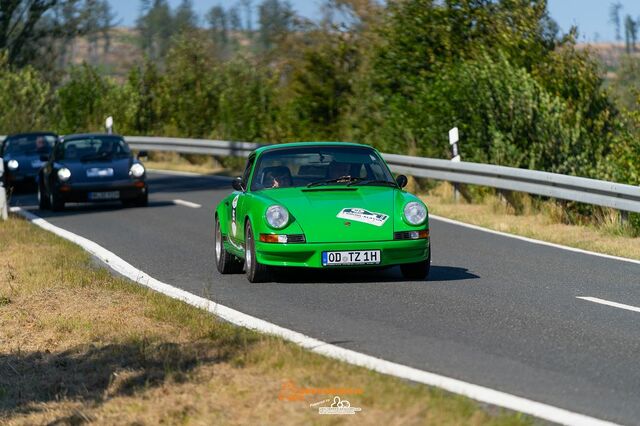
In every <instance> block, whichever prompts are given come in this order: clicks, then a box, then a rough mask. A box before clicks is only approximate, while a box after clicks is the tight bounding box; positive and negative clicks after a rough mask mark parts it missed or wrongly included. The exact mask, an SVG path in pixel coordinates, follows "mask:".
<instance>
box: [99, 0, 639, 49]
mask: <svg viewBox="0 0 640 426" xmlns="http://www.w3.org/2000/svg"><path fill="white" fill-rule="evenodd" d="M192 1H193V5H194V8H195V9H196V11H197V12H198V14H199V15H200V16H202V15H204V14H205V13H206V12H207V11H208V10H209V9H211V7H213V6H216V5H222V6H223V7H224V8H229V7H232V6H234V5H236V4H238V2H239V0H192ZM109 2H110V3H111V6H112V7H113V10H114V11H115V12H116V14H117V15H118V20H119V21H120V22H119V24H120V25H124V26H132V25H133V24H134V23H135V20H136V18H137V17H138V14H139V9H140V1H139V0H109ZM259 2H260V0H254V1H253V3H254V5H256V4H258V3H259ZM290 2H291V4H292V5H293V8H294V9H295V10H296V11H297V12H298V13H299V14H300V15H302V16H305V17H307V18H314V17H316V16H318V15H319V12H318V10H319V7H320V4H321V3H322V1H321V0H290ZM613 2H614V1H613V0H611V1H609V0H548V5H549V12H550V14H551V17H552V18H553V19H555V21H556V22H557V23H558V25H560V28H561V30H563V31H564V32H566V31H568V30H569V28H571V26H572V25H576V26H578V29H579V31H580V40H581V41H614V39H615V31H614V27H613V25H612V24H611V23H610V22H609V7H610V5H611V3H613ZM619 2H620V4H622V6H623V8H622V13H621V14H622V16H623V17H624V16H626V14H629V15H631V16H632V17H633V18H634V19H640V1H638V0H619ZM169 3H170V4H171V5H172V6H173V7H175V6H177V5H178V4H179V3H180V0H169ZM255 15H257V12H254V16H255Z"/></svg>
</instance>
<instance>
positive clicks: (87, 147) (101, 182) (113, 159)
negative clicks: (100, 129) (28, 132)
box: [38, 134, 149, 210]
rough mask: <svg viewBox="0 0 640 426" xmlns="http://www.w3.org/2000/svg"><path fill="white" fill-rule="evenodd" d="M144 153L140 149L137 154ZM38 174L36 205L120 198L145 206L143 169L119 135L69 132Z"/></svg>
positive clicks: (47, 206)
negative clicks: (75, 133)
mask: <svg viewBox="0 0 640 426" xmlns="http://www.w3.org/2000/svg"><path fill="white" fill-rule="evenodd" d="M145 155H146V153H144V152H140V154H139V157H141V156H145ZM43 160H47V161H46V163H45V165H44V167H43V168H42V170H41V171H40V175H39V178H38V202H39V205H40V209H52V210H62V209H64V205H65V203H67V202H94V201H122V203H123V204H125V205H135V206H146V205H147V203H148V199H149V198H148V197H149V192H148V188H147V183H146V181H145V179H146V171H145V168H144V166H143V165H142V163H141V162H140V161H139V160H138V159H137V158H134V157H133V155H132V153H131V150H130V149H129V146H128V145H127V143H126V142H125V140H124V139H123V138H122V136H117V135H111V134H108V135H107V134H80V135H69V136H65V137H64V138H60V140H59V141H58V142H57V143H56V145H55V146H54V148H53V152H52V153H51V155H50V156H47V157H43Z"/></svg>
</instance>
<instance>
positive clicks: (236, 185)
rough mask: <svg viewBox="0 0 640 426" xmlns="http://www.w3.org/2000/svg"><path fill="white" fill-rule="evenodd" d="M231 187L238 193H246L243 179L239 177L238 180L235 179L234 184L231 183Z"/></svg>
mask: <svg viewBox="0 0 640 426" xmlns="http://www.w3.org/2000/svg"><path fill="white" fill-rule="evenodd" d="M231 186H232V187H233V189H235V190H236V191H242V192H244V185H243V184H242V178H241V177H240V176H238V177H237V178H235V179H234V180H233V182H231Z"/></svg>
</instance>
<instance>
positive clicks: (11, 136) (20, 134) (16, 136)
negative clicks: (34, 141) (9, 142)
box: [5, 132, 58, 139]
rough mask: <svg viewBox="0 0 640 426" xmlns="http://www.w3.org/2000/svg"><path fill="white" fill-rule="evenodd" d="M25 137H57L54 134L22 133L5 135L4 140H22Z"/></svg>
mask: <svg viewBox="0 0 640 426" xmlns="http://www.w3.org/2000/svg"><path fill="white" fill-rule="evenodd" d="M25 136H56V137H57V136H58V135H57V134H56V133H54V132H24V133H14V134H12V135H7V137H6V138H5V139H11V138H23V137H25Z"/></svg>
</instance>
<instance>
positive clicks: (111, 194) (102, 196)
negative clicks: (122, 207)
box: [89, 191, 120, 200]
mask: <svg viewBox="0 0 640 426" xmlns="http://www.w3.org/2000/svg"><path fill="white" fill-rule="evenodd" d="M119 198H120V191H107V192H90V193H89V199H90V200H117V199H119Z"/></svg>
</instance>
